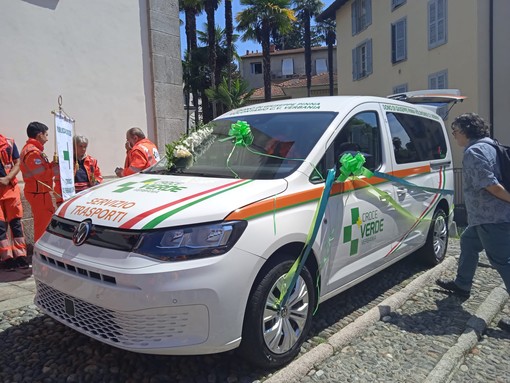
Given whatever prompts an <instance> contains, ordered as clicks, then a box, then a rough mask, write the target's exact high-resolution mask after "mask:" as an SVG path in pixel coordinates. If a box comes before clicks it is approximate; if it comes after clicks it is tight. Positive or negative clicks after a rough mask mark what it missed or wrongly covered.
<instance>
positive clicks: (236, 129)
mask: <svg viewBox="0 0 510 383" xmlns="http://www.w3.org/2000/svg"><path fill="white" fill-rule="evenodd" d="M228 134H229V137H228V138H227V140H228V139H232V138H233V139H234V140H235V141H234V146H249V145H251V144H252V143H253V134H252V133H251V129H250V125H249V124H248V123H247V122H246V121H237V122H236V123H235V124H232V125H231V126H230V130H229V132H228Z"/></svg>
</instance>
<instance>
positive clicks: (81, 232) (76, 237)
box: [73, 221, 92, 246]
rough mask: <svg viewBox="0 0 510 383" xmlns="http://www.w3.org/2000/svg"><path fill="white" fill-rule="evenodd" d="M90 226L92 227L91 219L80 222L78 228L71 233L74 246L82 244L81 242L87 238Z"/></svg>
mask: <svg viewBox="0 0 510 383" xmlns="http://www.w3.org/2000/svg"><path fill="white" fill-rule="evenodd" d="M91 227H92V222H91V221H83V222H80V224H79V225H78V228H77V229H76V230H75V231H74V233H73V243H74V244H75V245H76V246H80V245H83V243H84V242H85V241H86V240H87V238H88V237H89V234H90V229H91Z"/></svg>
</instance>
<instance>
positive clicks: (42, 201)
mask: <svg viewBox="0 0 510 383" xmlns="http://www.w3.org/2000/svg"><path fill="white" fill-rule="evenodd" d="M25 198H26V199H27V201H28V203H29V204H30V207H31V208H32V216H33V217H34V243H35V242H36V241H37V240H38V239H39V238H41V236H42V235H43V234H44V231H45V230H46V227H47V226H48V224H49V223H50V221H51V217H52V215H53V213H55V206H54V205H53V201H52V199H51V193H50V192H46V193H30V192H27V191H25Z"/></svg>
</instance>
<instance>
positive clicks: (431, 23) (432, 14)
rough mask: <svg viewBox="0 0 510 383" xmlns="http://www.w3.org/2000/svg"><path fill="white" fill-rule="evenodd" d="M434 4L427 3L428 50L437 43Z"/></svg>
mask: <svg viewBox="0 0 510 383" xmlns="http://www.w3.org/2000/svg"><path fill="white" fill-rule="evenodd" d="M436 20H437V19H436V2H435V0H431V1H429V48H433V47H434V46H435V45H436V43H437V30H436V28H437V26H436Z"/></svg>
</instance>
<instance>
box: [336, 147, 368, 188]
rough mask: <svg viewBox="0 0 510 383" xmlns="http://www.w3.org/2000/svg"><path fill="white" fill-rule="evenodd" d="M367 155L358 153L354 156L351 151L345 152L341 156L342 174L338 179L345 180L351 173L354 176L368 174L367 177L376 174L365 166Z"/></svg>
mask: <svg viewBox="0 0 510 383" xmlns="http://www.w3.org/2000/svg"><path fill="white" fill-rule="evenodd" d="M364 163H365V156H364V155H363V154H361V153H359V152H358V153H357V154H356V155H355V156H354V157H353V156H352V154H351V153H345V154H344V155H343V156H342V157H340V165H341V166H340V175H339V176H338V178H337V181H340V182H344V181H345V180H347V178H349V177H350V176H351V175H353V176H361V175H363V176H366V177H367V178H370V177H372V176H373V175H374V174H373V173H372V172H371V171H370V170H368V169H367V168H365V167H364V166H363V164H364Z"/></svg>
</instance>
